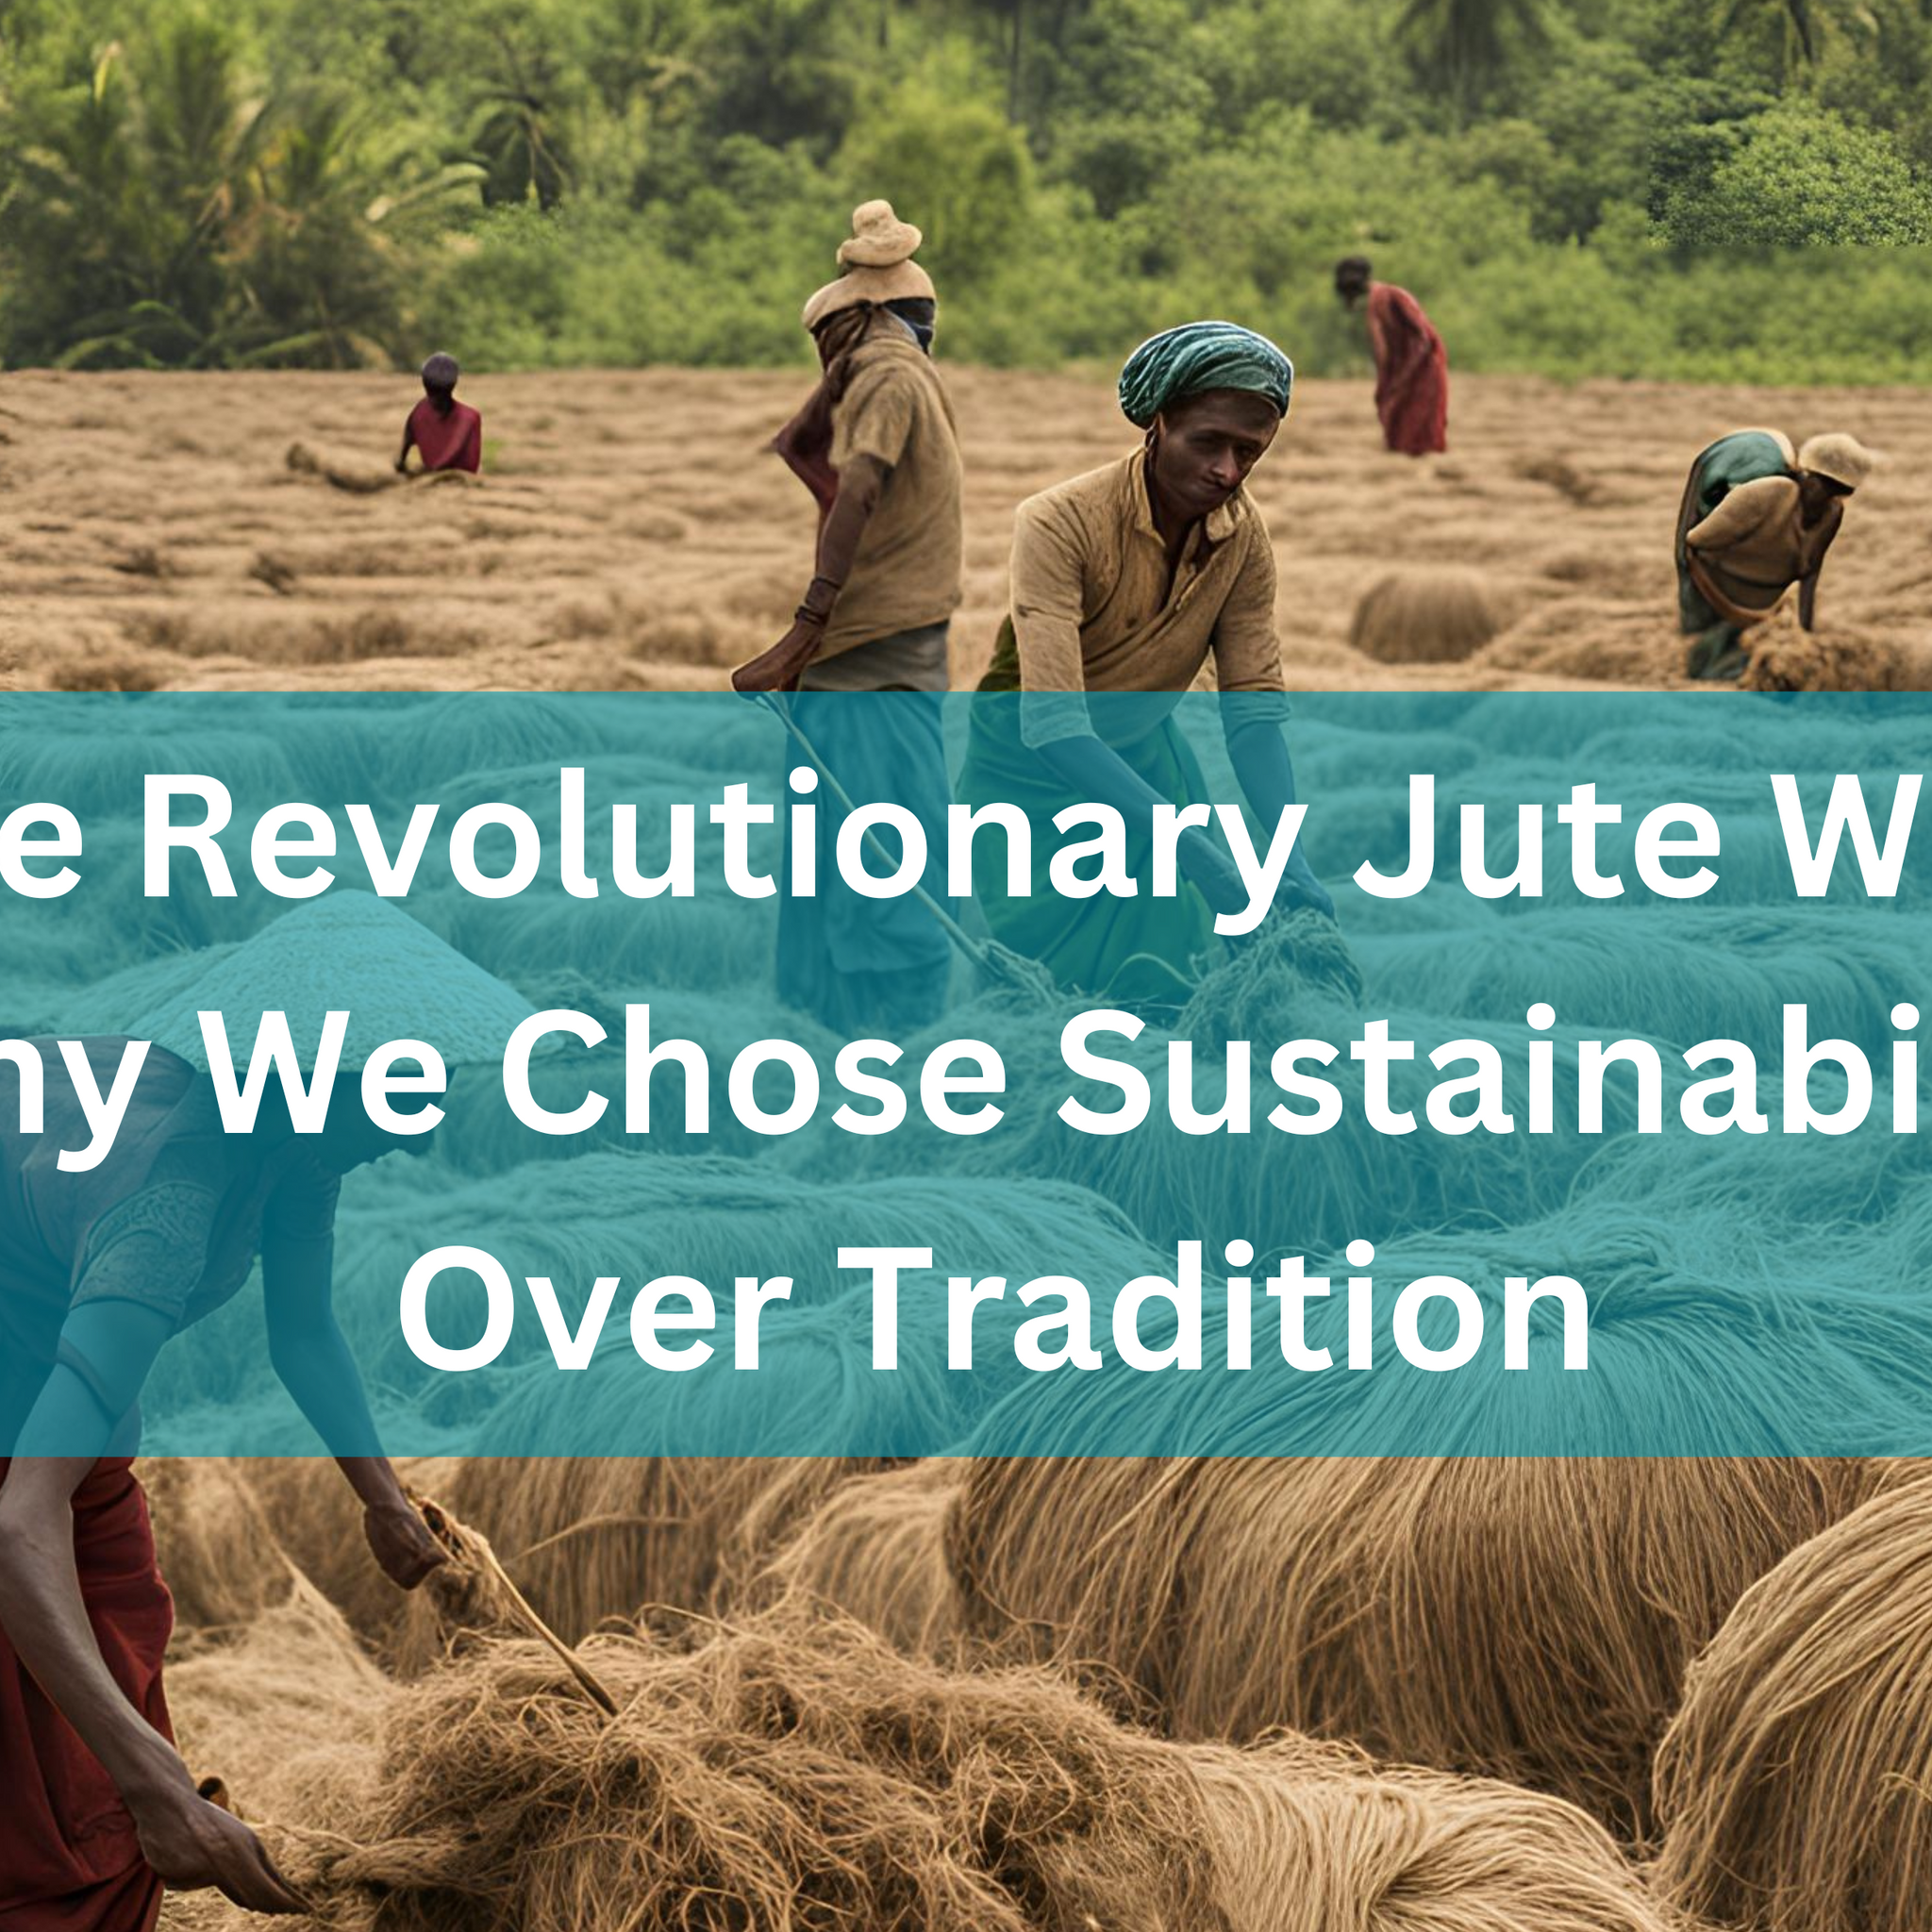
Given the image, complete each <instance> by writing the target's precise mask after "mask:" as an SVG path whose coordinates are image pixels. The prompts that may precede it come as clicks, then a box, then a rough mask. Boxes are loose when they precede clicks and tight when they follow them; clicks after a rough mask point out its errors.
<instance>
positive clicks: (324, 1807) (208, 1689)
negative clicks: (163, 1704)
mask: <svg viewBox="0 0 1932 1932" xmlns="http://www.w3.org/2000/svg"><path fill="white" fill-rule="evenodd" d="M282 1575H283V1591H282V1600H281V1601H280V1602H279V1603H278V1604H276V1605H275V1606H274V1607H270V1608H268V1609H266V1610H263V1611H262V1612H260V1613H259V1614H258V1615H257V1616H256V1617H255V1618H254V1619H253V1620H252V1621H251V1622H250V1623H249V1624H247V1626H246V1627H245V1628H244V1629H242V1630H241V1631H240V1632H238V1633H234V1634H232V1635H229V1636H227V1637H216V1636H212V1635H207V1636H204V1635H190V1636H188V1637H186V1638H177V1639H176V1641H175V1647H174V1649H173V1651H172V1652H171V1654H170V1657H169V1663H168V1676H167V1688H168V1705H169V1710H170V1713H171V1715H172V1717H173V1719H174V1724H175V1738H176V1740H177V1742H178V1743H179V1745H180V1749H181V1755H182V1757H184V1758H185V1759H186V1760H187V1763H188V1767H189V1770H190V1772H191V1773H192V1774H193V1775H194V1776H195V1777H196V1778H197V1779H208V1778H219V1779H220V1780H221V1782H222V1784H223V1785H224V1786H225V1788H226V1790H227V1794H228V1801H229V1805H230V1807H231V1808H232V1809H233V1810H235V1811H236V1812H237V1813H238V1814H239V1815H240V1816H242V1817H243V1818H245V1819H247V1820H249V1821H250V1823H251V1824H259V1825H261V1826H262V1827H263V1829H264V1833H265V1837H266V1840H267V1842H268V1846H269V1852H270V1856H271V1857H274V1858H275V1859H276V1861H277V1863H278V1864H279V1865H280V1866H281V1868H282V1869H283V1870H284V1871H285V1872H286V1873H287V1874H289V1876H291V1878H292V1879H294V1881H295V1882H296V1883H297V1884H307V1883H308V1881H309V1880H310V1879H311V1878H312V1877H313V1875H314V1874H315V1872H316V1869H317V1861H318V1859H319V1858H321V1857H323V1856H325V1855H327V1854H331V1853H339V1852H340V1851H341V1850H342V1849H343V1848H344V1847H345V1846H347V1845H348V1844H350V1843H351V1842H353V1840H350V1839H349V1838H348V1837H347V1836H346V1834H347V1833H348V1831H349V1830H350V1829H351V1828H352V1827H353V1826H354V1825H355V1824H356V1823H357V1822H358V1819H359V1818H360V1817H361V1816H362V1815H363V1813H364V1811H365V1810H366V1808H367V1807H368V1806H369V1804H370V1803H371V1802H372V1801H373V1799H374V1797H375V1785H376V1777H377V1758H376V1739H377V1736H378V1733H379V1730H380V1727H381V1724H382V1721H383V1716H384V1713H385V1712H386V1710H387V1709H388V1707H389V1705H390V1701H391V1697H392V1695H393V1691H392V1688H391V1685H390V1684H389V1683H388V1681H387V1680H386V1679H385V1678H384V1677H383V1675H382V1674H381V1672H379V1671H378V1670H377V1669H376V1667H375V1664H374V1663H372V1662H371V1661H370V1659H369V1657H368V1656H367V1655H366V1654H365V1653H364V1651H363V1650H362V1648H361V1646H360V1645H359V1644H358V1642H357V1641H356V1637H355V1634H354V1632H352V1631H351V1630H350V1628H349V1626H348V1625H347V1624H346V1623H344V1622H343V1620H342V1618H341V1613H340V1612H338V1611H337V1610H336V1609H335V1608H333V1607H331V1606H330V1605H329V1604H328V1603H326V1602H325V1600H324V1599H323V1597H322V1596H321V1595H320V1593H319V1592H318V1591H316V1590H315V1589H314V1588H313V1586H312V1585H310V1584H309V1583H308V1582H307V1581H306V1580H305V1579H304V1578H302V1577H299V1576H297V1575H295V1574H293V1573H292V1572H291V1571H290V1570H289V1569H288V1568H287V1566H286V1565H284V1566H283V1568H282ZM261 1923H262V1922H261V1921H260V1920H259V1919H258V1918H256V1917H255V1916H254V1915H253V1914H251V1913H247V1912H243V1911H242V1910H240V1909H239V1908H238V1907H234V1906H231V1905H229V1904H228V1902H227V1901H226V1900H225V1899H224V1898H223V1897H222V1896H221V1894H220V1893H219V1892H214V1891H197V1892H170V1893H169V1894H168V1896H167V1900H166V1903H165V1904H164V1905H163V1907H162V1909H161V1927H162V1932H242V1928H245V1927H248V1926H253V1925H259V1924H261Z"/></svg>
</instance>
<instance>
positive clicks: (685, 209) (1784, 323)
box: [0, 0, 1932, 382]
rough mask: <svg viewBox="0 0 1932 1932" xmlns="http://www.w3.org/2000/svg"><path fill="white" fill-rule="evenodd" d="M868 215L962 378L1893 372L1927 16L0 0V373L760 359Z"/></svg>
mask: <svg viewBox="0 0 1932 1932" xmlns="http://www.w3.org/2000/svg"><path fill="white" fill-rule="evenodd" d="M876 193H885V194H889V195H890V196H891V198H892V199H893V200H894V201H895V202H896V203H897V204H898V206H899V208H900V209H901V211H902V212H903V213H904V214H906V215H908V217H909V218H911V219H912V220H915V221H917V222H919V223H920V224H921V225H922V226H923V227H924V229H925V231H926V234H927V237H928V242H927V247H926V250H925V253H924V259H925V260H926V261H927V263H928V265H929V266H930V267H931V269H932V271H933V273H934V274H935V275H936V276H937V277H938V278H939V280H940V284H941V295H942V298H943V302H944V319H943V325H942V326H943V328H944V332H945V338H946V347H947V350H948V352H949V353H950V354H952V355H955V356H958V357H963V358H979V359H984V360H989V361H993V362H1008V363H1023V362H1024V363H1045V362H1056V361H1060V360H1064V359H1067V358H1086V357H1091V358H1100V359H1105V360H1109V361H1111V360H1113V359H1116V358H1118V357H1119V356H1120V355H1121V354H1122V353H1123V352H1124V350H1125V349H1126V348H1128V347H1130V346H1131V345H1132V344H1133V342H1134V341H1138V340H1139V339H1140V338H1141V336H1143V335H1145V334H1146V333H1148V332H1149V331H1150V330H1152V329H1153V328H1155V327H1158V326H1160V325H1164V324H1166V323H1168V322H1171V321H1174V320H1176V319H1179V318H1181V317H1183V316H1186V315H1190V314H1196V313H1219V314H1228V315H1233V316H1236V317H1238V318H1240V319H1242V320H1246V321H1251V322H1253V323H1254V324H1256V325H1258V326H1262V327H1266V328H1268V329H1270V330H1272V331H1274V332H1275V333H1276V334H1278V335H1279V336H1280V337H1281V338H1282V340H1283V341H1285V342H1287V343H1288V344H1289V346H1290V347H1291V351H1292V352H1293V353H1294V354H1295V356H1296V357H1297V358H1298V360H1299V361H1300V362H1301V363H1302V365H1303V366H1304V367H1305V368H1307V369H1310V370H1313V371H1322V370H1329V369H1336V368H1341V367H1348V366H1353V363H1354V360H1355V358H1358V355H1359V349H1358V346H1357V338H1356V335H1355V333H1354V332H1353V328H1352V326H1351V325H1350V324H1349V322H1348V320H1347V318H1346V317H1344V316H1343V315H1342V314H1341V312H1340V310H1339V308H1337V305H1336V304H1335V302H1334V300H1333V297H1332V295H1331V294H1330V292H1329V288H1328V270H1329V266H1330V264H1331V263H1332V261H1333V259H1334V258H1335V257H1336V256H1337V255H1339V254H1342V253H1346V252H1350V251H1352V250H1357V249H1358V250H1361V251H1363V252H1367V253H1370V254H1372V255H1373V256H1374V258H1375V261H1376V267H1377V270H1378V272H1380V273H1382V274H1385V275H1389V276H1390V277H1391V278H1393V279H1396V280H1400V281H1402V282H1404V283H1406V284H1407V285H1408V286H1409V287H1411V288H1413V289H1414V290H1415V291H1417V292H1418V293H1419V294H1420V295H1421V296H1422V297H1423V299H1424V302H1425V304H1426V305H1427V306H1428V308H1430V310H1431V312H1432V313H1433V314H1434V315H1435V316H1436V318H1437V320H1438V322H1439V323H1440V324H1441V326H1442V328H1443V331H1444V333H1445V335H1446V336H1447V337H1448V338H1449V341H1450V346H1451V353H1452V357H1453V358H1454V360H1455V361H1456V362H1457V365H1458V366H1460V367H1465V368H1491V369H1497V368H1508V369H1528V370H1543V371H1547V372H1549V373H1551V374H1553V375H1564V376H1568V375H1653V376H1672V377H1701V378H1725V379H1737V380H1745V381H1777V380H1789V381H1797V382H1812V381H1827V380H1887V379H1891V380H1909V379H1913V378H1914V377H1916V376H1917V375H1920V374H1921V372H1922V369H1923V362H1922V358H1921V354H1920V351H1919V348H1918V341H1919V338H1920V336H1921V333H1922V317H1923V315H1924V310H1925V308H1926V303H1927V298H1928V296H1932V247H1928V246H1924V245H1913V244H1932V0H464V4H462V5H460V6H458V7H448V6H436V7H432V6H431V5H430V4H429V0H221V4H220V5H216V4H215V0H0V361H4V362H5V363H6V364H8V365H10V366H20V365H24V364H41V363H66V364H69V365H72V366H86V367H99V366H108V365H122V364H134V365H142V364H153V365H160V366H178V365H192V366H223V365H234V364H242V363H254V364H276V363H300V364H305V365H320V366H349V365H355V364H359V363H370V362H375V363H386V362H389V361H391V360H404V361H407V360H410V359H413V358H416V357H418V356H419V355H421V354H422V353H423V352H424V351H425V349H426V348H427V347H428V346H430V345H432V344H445V345H448V346H450V347H453V348H455V349H456V350H457V351H458V353H459V354H460V355H462V356H463V357H464V358H466V359H468V360H471V361H473V362H478V363H485V364H492V365H497V366H503V365H508V364H569V363H626V362H665V361H671V362H692V363H741V362H760V361H773V360H782V359H787V358H798V357H800V356H801V355H802V354H803V352H804V342H803V338H802V335H801V333H800V331H799V328H798V320H797V316H798V307H799V304H800V302H801V301H802V299H803V297H804V296H805V294H807V293H808V291H810V290H811V289H812V288H813V287H814V286H815V285H816V284H817V283H818V282H819V281H821V280H823V279H824V277H825V275H828V274H829V273H830V272H831V257H832V250H833V247H834V245H835V244H836V242H837V241H838V240H839V238H840V236H841V234H842V233H843V232H844V224H845V219H846V216H847V214H848V212H849V210H850V208H851V207H852V206H853V204H854V203H855V202H856V201H858V200H859V199H862V198H864V197H866V196H869V195H872V194H876Z"/></svg>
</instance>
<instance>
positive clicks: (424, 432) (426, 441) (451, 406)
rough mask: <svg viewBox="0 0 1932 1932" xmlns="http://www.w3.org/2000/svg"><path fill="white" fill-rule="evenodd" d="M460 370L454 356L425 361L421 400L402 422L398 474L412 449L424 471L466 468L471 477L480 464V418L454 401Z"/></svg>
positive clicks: (404, 468) (405, 468)
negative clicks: (420, 461) (401, 442)
mask: <svg viewBox="0 0 1932 1932" xmlns="http://www.w3.org/2000/svg"><path fill="white" fill-rule="evenodd" d="M461 373H462V372H461V371H460V370H459V369H458V367H457V358H455V357H454V356H441V355H439V356H432V357H430V358H429V359H428V361H426V362H425V363H424V365H423V400H422V401H421V402H420V403H418V404H417V405H416V407H415V408H413V409H411V410H410V411H409V414H408V420H407V421H406V422H405V423H404V425H403V447H402V450H401V452H400V453H399V454H398V456H397V457H396V474H397V475H408V470H409V452H410V451H411V450H412V449H413V450H415V451H417V452H418V453H419V454H420V455H421V456H422V458H423V468H424V469H425V472H433V471H438V470H465V471H467V472H468V473H469V474H470V475H473V476H474V475H475V474H476V472H477V471H478V470H480V469H481V468H482V467H483V418H482V416H481V415H480V414H479V413H478V412H477V411H476V410H475V409H473V408H471V407H470V406H469V404H468V403H459V402H458V401H457V377H458V375H460V374H461Z"/></svg>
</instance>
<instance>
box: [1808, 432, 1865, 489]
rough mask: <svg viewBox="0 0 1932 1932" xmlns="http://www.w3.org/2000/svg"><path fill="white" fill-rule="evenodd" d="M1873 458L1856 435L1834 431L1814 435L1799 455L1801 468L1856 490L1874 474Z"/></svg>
mask: <svg viewBox="0 0 1932 1932" xmlns="http://www.w3.org/2000/svg"><path fill="white" fill-rule="evenodd" d="M1872 463H1873V455H1872V452H1871V451H1870V450H1869V449H1867V448H1866V447H1865V445H1864V444H1863V443H1862V442H1860V441H1858V439H1857V437H1856V436H1846V435H1844V434H1843V433H1842V432H1841V431H1839V430H1832V431H1829V432H1828V433H1827V434H1825V435H1824V436H1814V437H1813V438H1812V439H1811V440H1810V441H1809V442H1807V444H1806V445H1805V446H1804V448H1802V449H1801V450H1800V451H1799V452H1798V467H1799V469H1801V470H1810V471H1812V472H1813V473H1814V474H1816V475H1820V476H1828V477H1830V479H1831V480H1832V481H1833V482H1834V483H1841V484H1843V485H1844V487H1845V488H1846V489H1847V490H1856V489H1857V487H1858V486H1859V484H1861V483H1862V482H1864V480H1865V478H1866V477H1867V476H1869V475H1871V474H1872Z"/></svg>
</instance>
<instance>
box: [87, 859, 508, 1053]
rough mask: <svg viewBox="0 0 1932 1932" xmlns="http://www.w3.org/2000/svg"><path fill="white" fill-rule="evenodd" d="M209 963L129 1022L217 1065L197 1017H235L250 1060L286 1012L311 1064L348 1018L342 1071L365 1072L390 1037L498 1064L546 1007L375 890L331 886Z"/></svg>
mask: <svg viewBox="0 0 1932 1932" xmlns="http://www.w3.org/2000/svg"><path fill="white" fill-rule="evenodd" d="M205 957H207V958H208V967H207V970H206V971H205V972H203V973H201V974H198V975H197V976H196V977H195V978H194V979H193V981H192V983H190V984H188V985H185V986H183V985H179V984H177V985H175V986H174V987H171V988H170V989H169V990H168V991H167V992H166V993H165V994H163V995H162V997H161V998H159V999H158V1001H157V1003H156V1004H155V1006H154V1007H153V1008H152V1009H151V1010H149V1011H148V1012H146V1013H144V1014H142V1015H141V1016H140V1017H139V1018H137V1019H136V1020H133V1021H131V1022H129V1023H128V1024H126V1027H125V1031H126V1033H127V1034H128V1035H129V1036H130V1037H131V1038H134V1039H137V1040H149V1041H153V1042H154V1043H155V1044H156V1045H157V1046H160V1047H165V1048H166V1049H167V1050H168V1051H169V1052H170V1053H175V1054H178V1055H180V1057H181V1058H183V1059H184V1060H187V1061H188V1062H189V1063H190V1064H191V1065H192V1066H195V1067H199V1068H200V1069H202V1070H203V1071H204V1072H206V1071H207V1069H208V1048H207V1046H206V1044H205V1043H204V1041H203V1040H202V1037H201V1022H200V1019H199V1017H198V1016H199V1015H200V1014H202V1013H205V1012H218V1013H220V1014H221V1015H222V1016H223V1018H224V1019H225V1021H226V1023H227V1028H228V1049H229V1053H230V1055H231V1056H232V1058H233V1059H234V1062H235V1065H236V1066H237V1067H238V1068H242V1067H245V1066H246V1065H247V1064H248V1060H249V1058H250V1056H251V1054H252V1053H253V1052H254V1048H255V1039H256V1030H257V1028H258V1026H259V1024H260V1022H261V1015H262V1014H263V1013H266V1012H284V1013H286V1014H287V1015H288V1016H289V1032H290V1037H291V1040H292V1041H293V1042H294V1046H295V1052H296V1056H297V1058H299V1059H300V1060H301V1062H302V1064H303V1066H304V1067H305V1068H313V1066H314V1065H315V1063H316V1056H317V1054H318V1052H319V1050H320V1048H321V1044H322V1029H323V1022H324V1020H325V1017H326V1016H327V1015H328V1014H329V1013H330V1012H332V1011H335V1012H342V1011H345V1012H347V1013H348V1015H349V1028H348V1034H347V1037H346V1040H345V1041H344V1043H343V1047H342V1057H341V1071H342V1072H343V1073H356V1072H358V1071H359V1070H360V1069H361V1068H362V1067H363V1066H364V1065H366V1064H367V1062H368V1061H369V1059H370V1058H371V1057H372V1056H373V1055H374V1053H375V1050H376V1048H377V1047H379V1046H382V1045H383V1044H385V1043H386V1042H387V1041H392V1040H421V1041H426V1042H427V1043H428V1044H429V1045H431V1046H433V1047H434V1048H435V1049H436V1050H437V1052H438V1053H440V1054H441V1056H442V1059H443V1063H444V1065H445V1066H449V1067H458V1066H468V1065H475V1064H479V1063H483V1062H488V1061H495V1060H500V1059H501V1058H503V1054H504V1049H505V1048H506V1046H508V1042H509V1037H510V1035H511V1033H513V1032H514V1031H515V1030H516V1028H517V1027H518V1026H519V1025H521V1024H523V1022H524V1021H525V1020H527V1019H528V1018H529V1017H530V1015H531V1014H532V1013H534V1012H535V1011H536V1010H537V1009H536V1008H534V1007H533V1006H531V1004H530V1003H529V1001H528V1000H526V999H525V998H524V996H523V994H522V993H520V992H518V991H516V990H515V989H514V988H512V987H508V986H506V985H505V984H504V983H503V981H502V980H500V979H498V978H496V977H495V976H494V975H493V974H489V973H486V972H485V971H484V970H483V968H482V967H480V966H478V965H477V964H476V963H475V961H474V960H473V959H468V958H464V956H463V955H462V954H461V953H458V951H457V950H456V949H455V948H454V947H453V946H449V945H446V944H444V942H443V941H441V940H440V939H438V938H437V936H436V935H435V934H434V933H433V932H431V931H430V930H429V928H428V927H427V926H425V925H424V924H421V923H420V922H419V921H417V920H414V919H411V918H410V917H409V915H408V913H406V912H403V911H400V910H398V909H397V908H395V907H393V906H391V905H389V904H388V903H386V902H385V901H384V900H381V899H378V898H376V897H375V895H374V894H373V893H370V892H357V891H331V892H330V893H328V895H327V896H326V897H324V898H320V899H311V900H309V901H308V903H307V904H306V905H303V906H301V907H298V908H296V909H295V910H294V911H292V912H287V913H284V914H283V915H282V917H281V918H279V919H277V920H276V921H275V923H274V924H271V925H266V926H264V927H263V928H262V929H261V931H259V932H258V933H257V934H256V935H255V936H254V937H253V938H252V939H248V940H244V941H242V942H241V943H240V944H239V945H235V946H230V947H226V948H223V949H220V950H219V956H218V957H217V956H216V955H215V953H213V952H211V953H210V954H209V955H208V956H205Z"/></svg>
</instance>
